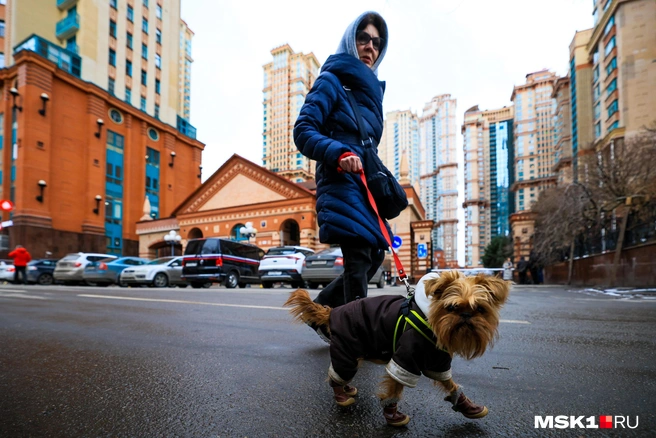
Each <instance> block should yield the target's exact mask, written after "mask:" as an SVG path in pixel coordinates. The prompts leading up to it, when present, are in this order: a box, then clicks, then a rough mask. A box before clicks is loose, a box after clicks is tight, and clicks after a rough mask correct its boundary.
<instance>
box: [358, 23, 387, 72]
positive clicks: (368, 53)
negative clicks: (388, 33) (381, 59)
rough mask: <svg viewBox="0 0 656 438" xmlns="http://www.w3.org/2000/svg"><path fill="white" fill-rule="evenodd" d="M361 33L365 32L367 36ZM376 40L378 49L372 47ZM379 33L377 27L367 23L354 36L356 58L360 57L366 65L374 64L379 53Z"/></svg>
mask: <svg viewBox="0 0 656 438" xmlns="http://www.w3.org/2000/svg"><path fill="white" fill-rule="evenodd" d="M363 33H366V34H368V35H369V37H367V36H366V35H362V34H363ZM372 38H377V40H373V39H372ZM365 40H368V41H367V43H366V44H362V42H363V41H365ZM376 41H378V44H376V45H377V46H378V49H376V48H375V47H374V44H375V42H376ZM381 44H382V43H381V42H380V35H379V34H378V29H376V26H374V25H373V24H368V25H367V27H365V28H364V30H362V31H360V33H358V35H357V37H356V45H357V47H358V58H360V61H362V62H364V63H365V64H367V66H369V67H371V66H373V65H374V62H376V60H377V59H378V55H379V54H380V51H379V50H380V46H381Z"/></svg>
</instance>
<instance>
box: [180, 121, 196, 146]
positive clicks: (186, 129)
mask: <svg viewBox="0 0 656 438" xmlns="http://www.w3.org/2000/svg"><path fill="white" fill-rule="evenodd" d="M178 131H180V133H182V134H184V135H186V136H187V137H189V138H193V139H194V140H195V139H196V128H194V127H193V126H191V124H190V123H189V122H188V121H186V120H185V119H183V118H182V117H180V116H178Z"/></svg>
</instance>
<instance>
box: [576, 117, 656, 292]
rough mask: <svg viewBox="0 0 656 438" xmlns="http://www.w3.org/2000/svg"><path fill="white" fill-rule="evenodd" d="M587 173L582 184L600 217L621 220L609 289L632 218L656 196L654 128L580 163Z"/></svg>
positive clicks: (611, 144) (646, 129)
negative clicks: (606, 216)
mask: <svg viewBox="0 0 656 438" xmlns="http://www.w3.org/2000/svg"><path fill="white" fill-rule="evenodd" d="M582 164H583V165H584V166H585V169H586V172H585V174H584V181H582V184H583V185H584V186H585V187H586V190H588V191H589V192H590V194H591V198H592V199H594V201H595V203H596V205H597V206H598V209H599V213H600V214H604V215H608V216H611V215H614V216H615V217H617V218H620V226H619V232H618V238H617V245H616V248H615V255H614V259H613V266H612V269H611V276H610V279H609V281H610V286H611V287H612V286H615V284H616V282H617V268H618V266H619V262H620V257H621V255H622V249H623V245H624V238H625V234H626V227H627V222H628V219H629V216H630V215H631V214H634V215H635V214H639V213H640V210H641V209H642V208H643V207H644V206H645V205H647V204H649V203H650V201H651V198H652V197H653V196H654V194H655V193H656V124H654V125H652V127H650V128H645V129H644V130H642V131H641V132H639V133H638V134H636V135H633V136H631V137H627V138H626V139H625V141H621V140H620V141H614V142H611V143H610V145H609V146H608V147H607V148H606V149H604V150H603V151H598V152H597V153H596V154H595V155H588V156H587V157H586V159H584V160H582Z"/></svg>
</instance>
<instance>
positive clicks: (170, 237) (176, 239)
mask: <svg viewBox="0 0 656 438" xmlns="http://www.w3.org/2000/svg"><path fill="white" fill-rule="evenodd" d="M164 240H165V241H166V242H170V243H171V256H174V255H175V253H174V248H175V244H176V243H180V241H181V240H182V237H181V236H180V235H179V234H178V233H176V232H175V230H171V231H169V234H167V235H166V236H164Z"/></svg>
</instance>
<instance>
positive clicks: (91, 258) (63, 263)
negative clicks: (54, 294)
mask: <svg viewBox="0 0 656 438" xmlns="http://www.w3.org/2000/svg"><path fill="white" fill-rule="evenodd" d="M108 258H110V259H111V258H113V259H115V258H117V257H116V256H113V255H110V254H98V253H84V252H76V253H72V254H67V255H66V256H64V258H63V259H61V260H59V261H58V262H57V266H56V267H55V272H54V273H53V277H54V278H55V281H56V282H61V283H64V284H80V283H84V277H83V274H84V268H85V267H86V266H87V265H88V264H89V263H91V262H97V261H100V260H104V259H108Z"/></svg>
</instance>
